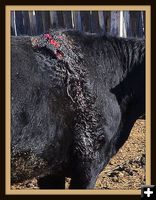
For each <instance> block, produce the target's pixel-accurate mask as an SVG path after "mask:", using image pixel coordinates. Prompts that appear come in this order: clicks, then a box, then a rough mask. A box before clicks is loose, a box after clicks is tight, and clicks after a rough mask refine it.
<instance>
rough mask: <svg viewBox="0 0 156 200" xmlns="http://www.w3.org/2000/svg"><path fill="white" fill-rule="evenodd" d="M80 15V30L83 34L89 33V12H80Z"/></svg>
mask: <svg viewBox="0 0 156 200" xmlns="http://www.w3.org/2000/svg"><path fill="white" fill-rule="evenodd" d="M80 15H81V23H82V30H83V31H84V32H91V19H90V11H81V13H80Z"/></svg>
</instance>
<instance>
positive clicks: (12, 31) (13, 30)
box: [10, 11, 16, 35]
mask: <svg viewBox="0 0 156 200" xmlns="http://www.w3.org/2000/svg"><path fill="white" fill-rule="evenodd" d="M14 12H15V11H11V15H10V17H11V19H10V20H11V35H15V26H16V24H15V23H14Z"/></svg>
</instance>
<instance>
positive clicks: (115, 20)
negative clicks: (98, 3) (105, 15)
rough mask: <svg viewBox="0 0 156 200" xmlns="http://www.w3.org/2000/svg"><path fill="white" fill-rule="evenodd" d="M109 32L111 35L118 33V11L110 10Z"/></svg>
mask: <svg viewBox="0 0 156 200" xmlns="http://www.w3.org/2000/svg"><path fill="white" fill-rule="evenodd" d="M110 34H111V35H113V36H119V35H120V12H119V11H112V12H111V29H110Z"/></svg>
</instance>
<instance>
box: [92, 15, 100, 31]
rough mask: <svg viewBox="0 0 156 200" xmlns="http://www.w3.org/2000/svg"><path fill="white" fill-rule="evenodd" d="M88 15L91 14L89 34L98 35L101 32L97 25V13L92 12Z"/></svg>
mask: <svg viewBox="0 0 156 200" xmlns="http://www.w3.org/2000/svg"><path fill="white" fill-rule="evenodd" d="M90 14H91V32H93V33H99V32H100V31H101V30H100V25H99V15H98V11H92V12H91V13H90Z"/></svg>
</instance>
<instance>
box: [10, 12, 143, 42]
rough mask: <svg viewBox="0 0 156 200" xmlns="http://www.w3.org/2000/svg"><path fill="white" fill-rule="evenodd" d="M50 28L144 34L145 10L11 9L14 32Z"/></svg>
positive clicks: (27, 33)
mask: <svg viewBox="0 0 156 200" xmlns="http://www.w3.org/2000/svg"><path fill="white" fill-rule="evenodd" d="M49 28H67V29H69V28H70V29H76V30H79V31H82V32H92V33H107V34H110V35H113V36H119V37H140V38H142V37H144V36H145V13H144V11H12V12H11V34H12V35H16V36H17V35H38V34H41V33H44V32H46V31H48V30H49Z"/></svg>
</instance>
